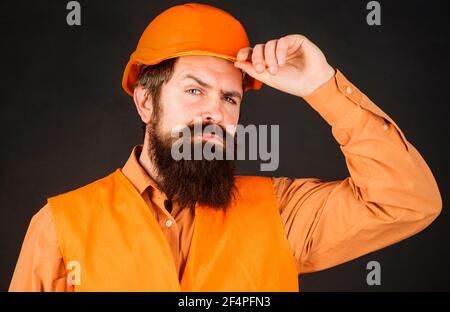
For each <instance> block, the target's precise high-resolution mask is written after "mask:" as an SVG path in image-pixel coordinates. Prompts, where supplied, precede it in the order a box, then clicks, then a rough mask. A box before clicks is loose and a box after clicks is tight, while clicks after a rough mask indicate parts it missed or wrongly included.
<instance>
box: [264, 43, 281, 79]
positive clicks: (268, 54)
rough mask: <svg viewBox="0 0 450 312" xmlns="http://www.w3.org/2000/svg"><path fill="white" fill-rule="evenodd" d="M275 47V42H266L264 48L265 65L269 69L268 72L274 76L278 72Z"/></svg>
mask: <svg viewBox="0 0 450 312" xmlns="http://www.w3.org/2000/svg"><path fill="white" fill-rule="evenodd" d="M276 47H277V40H270V41H267V43H266V45H265V47H264V57H265V61H266V65H267V67H268V68H269V72H270V73H271V74H272V75H275V74H276V73H277V71H278V62H277V57H276V55H275V49H276Z"/></svg>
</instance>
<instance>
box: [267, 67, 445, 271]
mask: <svg viewBox="0 0 450 312" xmlns="http://www.w3.org/2000/svg"><path fill="white" fill-rule="evenodd" d="M304 99H305V100H306V101H307V102H308V104H310V105H311V107H312V108H313V109H315V110H316V111H317V112H318V113H319V114H320V115H321V116H322V117H323V118H324V119H325V121H326V122H327V123H328V124H329V125H330V126H331V128H332V134H333V136H334V138H335V140H336V141H337V142H338V144H339V145H340V149H341V150H342V153H343V154H344V157H345V162H346V165H347V168H348V171H349V173H350V176H349V177H347V178H346V179H344V180H341V181H324V180H322V179H315V178H306V179H290V178H272V179H273V185H274V190H275V193H276V195H277V197H278V200H279V205H280V214H281V218H282V221H283V224H284V227H285V231H286V233H287V238H288V241H289V243H290V246H291V248H292V250H293V253H294V255H295V258H296V259H297V261H298V267H299V273H306V272H314V271H319V270H323V269H326V268H329V267H332V266H335V265H338V264H341V263H344V262H346V261H349V260H352V259H354V258H357V257H359V256H362V255H364V254H367V253H369V252H372V251H375V250H378V249H380V248H383V247H386V246H388V245H391V244H394V243H396V242H398V241H400V240H403V239H405V238H407V237H410V236H412V235H414V234H416V233H418V232H419V231H421V230H423V229H424V228H426V227H427V226H428V225H429V224H430V223H431V222H432V221H433V220H434V219H435V218H436V217H437V216H438V215H439V213H440V212H441V209H442V200H441V195H440V193H439V189H438V186H437V184H436V181H435V179H434V177H433V175H432V173H431V171H430V169H429V167H428V166H427V164H426V163H425V161H424V159H423V158H422V157H421V155H420V154H419V152H418V151H417V150H416V149H415V148H414V146H413V145H411V143H409V142H408V141H407V140H406V138H405V136H404V134H403V133H402V131H401V130H400V129H399V127H398V126H397V125H396V124H395V122H394V121H393V120H392V119H391V118H390V117H389V116H387V115H386V114H385V113H384V112H383V111H382V110H381V109H380V108H379V107H378V106H376V105H375V104H374V103H373V102H372V101H371V100H370V99H369V98H368V97H367V96H366V95H364V94H363V93H362V92H361V91H360V90H358V89H357V88H356V87H355V86H354V85H353V84H352V83H350V82H349V81H348V80H347V79H346V77H345V76H344V75H343V74H342V73H341V72H340V71H339V70H337V71H336V74H335V76H334V78H332V79H330V80H329V81H328V82H326V83H325V84H324V85H322V86H321V87H319V88H318V89H317V90H315V91H314V92H313V93H312V94H311V95H309V96H307V97H305V98H304Z"/></svg>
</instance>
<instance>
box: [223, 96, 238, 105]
mask: <svg viewBox="0 0 450 312" xmlns="http://www.w3.org/2000/svg"><path fill="white" fill-rule="evenodd" d="M225 101H227V102H229V103H231V104H237V103H236V101H235V100H233V98H231V97H229V96H226V97H225Z"/></svg>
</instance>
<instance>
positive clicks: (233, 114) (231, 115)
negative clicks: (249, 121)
mask: <svg viewBox="0 0 450 312" xmlns="http://www.w3.org/2000/svg"><path fill="white" fill-rule="evenodd" d="M239 113H240V107H239V106H231V107H230V108H229V109H227V110H226V111H225V114H224V124H226V125H233V126H235V125H236V124H237V123H238V121H239Z"/></svg>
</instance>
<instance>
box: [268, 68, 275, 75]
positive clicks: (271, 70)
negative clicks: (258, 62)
mask: <svg viewBox="0 0 450 312" xmlns="http://www.w3.org/2000/svg"><path fill="white" fill-rule="evenodd" d="M269 71H270V73H271V74H275V72H276V68H275V66H270V67H269Z"/></svg>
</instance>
